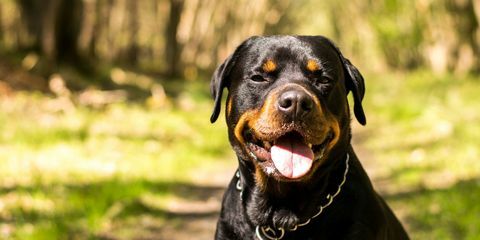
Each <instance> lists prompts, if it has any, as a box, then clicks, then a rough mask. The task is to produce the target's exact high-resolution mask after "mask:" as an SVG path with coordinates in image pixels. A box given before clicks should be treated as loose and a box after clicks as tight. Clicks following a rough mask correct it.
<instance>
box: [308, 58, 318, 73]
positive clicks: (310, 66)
mask: <svg viewBox="0 0 480 240" xmlns="http://www.w3.org/2000/svg"><path fill="white" fill-rule="evenodd" d="M319 69H320V66H319V65H318V63H317V61H315V60H313V59H309V60H308V61H307V70H308V71H310V72H315V71H317V70H319Z"/></svg>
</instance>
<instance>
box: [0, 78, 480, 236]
mask: <svg viewBox="0 0 480 240" xmlns="http://www.w3.org/2000/svg"><path fill="white" fill-rule="evenodd" d="M366 79H367V91H368V92H367V95H366V98H365V100H364V107H365V111H366V114H367V119H368V124H367V126H366V127H357V126H356V127H355V131H356V134H355V135H354V136H355V142H356V144H357V148H359V149H363V150H362V151H366V152H368V154H366V156H367V157H364V158H362V161H367V162H370V163H372V164H374V166H375V167H374V168H375V174H372V177H373V179H374V180H375V182H376V183H377V186H378V187H379V189H380V190H381V192H382V193H383V194H384V195H385V196H386V199H387V201H388V202H389V203H390V204H391V205H392V207H393V208H394V209H395V211H396V212H397V213H398V214H399V215H400V216H402V218H403V219H404V221H405V223H406V225H407V227H408V230H409V232H410V234H411V236H412V239H480V238H479V237H478V236H480V232H479V230H478V226H480V218H478V216H479V214H480V208H479V205H478V204H477V202H478V200H477V199H479V198H480V180H479V177H478V176H479V175H480V162H479V161H478V156H479V145H478V139H480V112H479V111H478V109H480V95H479V94H478V92H480V79H479V78H478V77H472V76H461V77H458V76H453V75H444V76H434V75H432V74H430V73H428V72H415V73H410V74H391V75H375V74H370V75H368V76H366ZM207 87H208V86H207V84H205V83H201V82H200V83H192V84H188V85H184V86H180V87H179V86H176V90H175V91H176V94H175V95H176V97H175V98H171V99H169V100H170V102H171V104H170V105H165V106H164V107H161V108H151V107H149V106H150V105H149V104H148V103H143V102H122V103H115V104H110V105H107V106H105V107H103V108H100V109H92V108H88V107H83V106H79V105H75V107H74V108H70V109H69V108H62V103H61V102H59V101H58V99H57V98H55V97H52V96H47V95H43V94H39V93H32V92H18V93H16V95H15V96H13V97H8V98H3V99H1V100H0V109H1V110H0V239H98V238H124V239H129V238H132V237H133V236H137V237H138V236H142V234H145V231H147V230H148V229H150V230H148V231H154V232H155V231H159V230H158V227H159V228H160V229H161V228H162V226H164V225H165V224H166V223H167V222H169V223H172V221H176V220H175V219H172V216H171V213H169V212H168V211H167V207H166V206H167V205H168V204H169V203H170V202H172V201H177V200H178V199H187V200H189V199H190V200H192V199H193V200H202V201H203V200H204V199H202V198H201V197H200V195H201V194H202V192H203V191H204V189H203V188H199V186H200V185H202V181H208V180H209V178H212V177H214V176H215V175H214V174H218V173H221V172H223V171H225V169H231V167H232V165H235V160H234V156H233V154H232V152H231V150H230V147H229V145H228V143H227V141H226V139H227V136H226V131H225V124H224V123H223V121H218V122H217V123H216V124H214V125H211V124H210V123H209V115H210V110H211V107H212V102H211V100H210V98H209V96H208V93H207V92H208V90H207ZM167 90H168V89H167ZM62 109H63V110H62ZM383 183H385V184H383ZM149 226H150V227H151V226H156V227H157V228H150V227H149ZM178 226H181V223H178ZM145 229H147V230H145ZM151 229H153V230H151ZM155 229H157V230H155ZM178 231H181V230H178Z"/></svg>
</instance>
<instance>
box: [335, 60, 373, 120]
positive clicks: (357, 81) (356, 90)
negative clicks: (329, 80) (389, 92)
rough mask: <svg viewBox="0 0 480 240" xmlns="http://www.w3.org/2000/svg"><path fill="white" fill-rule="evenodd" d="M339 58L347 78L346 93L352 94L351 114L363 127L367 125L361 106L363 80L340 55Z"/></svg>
mask: <svg viewBox="0 0 480 240" xmlns="http://www.w3.org/2000/svg"><path fill="white" fill-rule="evenodd" d="M340 56H341V59H342V62H343V67H344V69H345V70H346V72H347V73H348V76H345V78H346V87H347V91H352V93H353V112H354V113H355V117H356V118H357V121H358V122H359V123H360V124H362V125H365V124H367V118H366V117H365V112H364V111H363V106H362V100H363V96H364V95H365V81H364V80H363V76H362V74H360V71H358V69H357V68H356V67H355V66H353V64H352V63H350V61H349V60H348V59H346V58H344V57H343V56H342V55H340ZM347 93H348V92H347Z"/></svg>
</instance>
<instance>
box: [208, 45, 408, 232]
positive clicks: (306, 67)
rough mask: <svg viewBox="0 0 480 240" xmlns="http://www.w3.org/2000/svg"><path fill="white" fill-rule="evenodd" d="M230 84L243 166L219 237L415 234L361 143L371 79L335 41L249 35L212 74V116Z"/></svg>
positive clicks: (233, 135)
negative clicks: (386, 194) (358, 127)
mask: <svg viewBox="0 0 480 240" xmlns="http://www.w3.org/2000/svg"><path fill="white" fill-rule="evenodd" d="M224 88H227V89H228V96H227V100H226V111H225V113H226V114H225V115H226V122H227V126H228V136H229V140H230V144H231V146H232V148H233V149H234V151H235V153H236V155H237V157H238V171H237V173H236V174H235V175H234V176H233V178H232V180H231V182H230V184H229V186H228V189H227V191H226V193H225V195H224V198H223V203H222V210H221V213H220V218H219V220H218V223H217V230H216V233H215V239H230V240H231V239H242V240H244V239H259V240H262V239H265V240H267V239H269V240H271V239H408V235H407V233H406V231H405V230H404V228H403V227H402V225H401V223H400V222H399V221H398V219H397V218H396V217H395V215H394V214H393V212H392V210H391V209H390V208H389V207H388V205H387V204H386V203H385V201H384V200H383V199H382V198H381V197H380V196H379V195H378V194H377V193H376V192H375V190H374V189H373V187H372V184H371V182H370V180H369V178H368V176H367V174H366V172H365V170H364V169H363V167H362V166H361V164H360V162H359V160H358V158H357V156H356V155H355V152H354V150H353V148H352V145H351V138H352V134H351V128H350V121H351V117H350V109H349V104H348V100H347V95H348V93H349V92H351V93H352V95H353V113H354V115H355V117H356V119H357V120H358V122H359V123H361V124H362V125H365V124H366V118H365V114H364V111H363V108H362V99H363V96H364V93H365V83H364V79H363V77H362V75H361V74H360V72H359V71H358V69H357V68H356V67H355V66H353V65H352V64H351V63H350V61H349V60H348V59H346V58H345V57H344V56H343V55H342V53H341V52H340V51H339V49H338V48H337V47H336V46H335V45H334V44H333V43H332V42H331V41H330V40H329V39H327V38H325V37H323V36H265V37H258V36H257V37H251V38H249V39H247V40H245V41H244V42H243V43H242V44H241V45H240V46H238V47H237V48H236V50H235V51H234V52H233V54H231V55H230V56H229V57H228V58H227V59H226V60H225V62H224V63H223V64H221V65H220V66H219V67H218V68H217V69H216V71H215V73H214V75H213V77H212V81H211V93H212V96H213V98H214V99H215V105H214V110H213V113H212V116H211V119H210V120H211V122H212V123H213V122H215V121H216V119H217V118H218V115H219V113H220V108H221V105H222V92H223V90H224Z"/></svg>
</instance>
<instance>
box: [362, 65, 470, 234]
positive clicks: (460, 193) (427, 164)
mask: <svg viewBox="0 0 480 240" xmlns="http://www.w3.org/2000/svg"><path fill="white" fill-rule="evenodd" d="M369 80H370V81H369ZM367 86H369V89H368V94H367V97H366V99H365V102H366V104H365V105H366V106H367V109H366V112H367V117H369V123H368V125H367V127H366V128H365V129H364V130H362V129H360V132H361V134H363V135H364V138H365V140H366V141H365V142H364V143H362V144H361V145H362V146H364V147H366V148H367V149H368V150H370V151H371V153H372V155H373V156H374V164H376V167H377V168H379V169H380V170H379V172H380V173H379V174H378V175H379V176H377V179H379V180H381V181H383V180H387V181H389V183H388V186H384V187H383V188H384V189H383V191H384V192H387V193H388V192H390V193H395V192H406V194H407V196H408V197H405V198H401V199H396V198H391V199H392V200H391V201H392V204H393V205H394V207H395V208H397V209H398V210H399V211H401V212H403V214H406V216H407V217H406V219H407V221H406V224H407V226H408V228H409V230H410V232H411V235H412V238H413V239H426V238H428V239H477V238H476V237H478V231H477V230H474V227H473V226H475V225H476V226H478V225H479V224H480V220H479V219H478V214H479V213H480V209H478V207H476V205H477V204H476V203H473V202H472V199H473V197H474V196H476V197H478V195H479V194H480V192H479V191H478V190H479V189H480V188H479V186H480V182H479V180H478V176H479V175H480V162H479V161H478V157H479V156H480V152H479V151H480V150H479V146H480V145H479V143H478V139H480V111H478V109H480V95H479V94H478V93H479V92H480V79H478V78H473V77H469V76H466V77H456V76H453V75H446V76H433V75H431V74H429V73H426V72H417V73H414V74H409V75H402V74H399V75H390V76H373V77H372V78H371V79H367ZM463 181H471V182H470V184H468V185H465V184H459V183H460V182H463ZM415 191H419V192H418V193H417V194H415ZM412 192H413V193H412ZM409 193H410V194H409ZM474 205H475V206H474ZM432 208H433V210H431V209H432ZM466 209H470V210H468V211H466ZM432 211H434V212H435V214H433V213H432ZM405 212H406V213H405ZM467 219H468V220H467ZM447 225H448V227H447ZM442 226H443V227H442Z"/></svg>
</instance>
